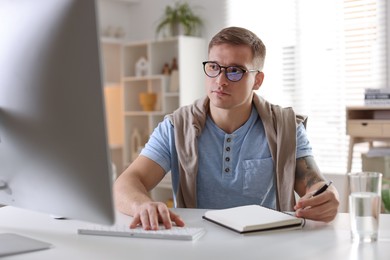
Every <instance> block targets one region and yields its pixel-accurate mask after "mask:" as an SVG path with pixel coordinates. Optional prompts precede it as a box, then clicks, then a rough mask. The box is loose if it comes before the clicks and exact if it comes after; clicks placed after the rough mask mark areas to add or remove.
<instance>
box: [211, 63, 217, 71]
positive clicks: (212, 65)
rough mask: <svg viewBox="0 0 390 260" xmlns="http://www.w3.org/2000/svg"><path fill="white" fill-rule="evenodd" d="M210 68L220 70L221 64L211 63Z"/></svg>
mask: <svg viewBox="0 0 390 260" xmlns="http://www.w3.org/2000/svg"><path fill="white" fill-rule="evenodd" d="M209 69H211V70H219V66H218V65H217V64H210V65H209Z"/></svg>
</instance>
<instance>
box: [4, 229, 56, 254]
mask: <svg viewBox="0 0 390 260" xmlns="http://www.w3.org/2000/svg"><path fill="white" fill-rule="evenodd" d="M51 247H52V245H51V244H49V243H46V242H42V241H39V240H35V239H32V238H28V237H25V236H20V235H17V234H13V233H2V234H0V257H3V256H8V255H15V254H22V253H27V252H33V251H38V250H43V249H49V248H51Z"/></svg>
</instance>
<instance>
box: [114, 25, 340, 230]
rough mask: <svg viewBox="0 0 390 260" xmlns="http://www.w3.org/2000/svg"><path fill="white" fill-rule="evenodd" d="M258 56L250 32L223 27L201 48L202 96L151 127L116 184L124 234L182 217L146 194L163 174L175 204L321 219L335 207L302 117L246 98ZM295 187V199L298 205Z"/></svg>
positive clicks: (258, 78)
mask: <svg viewBox="0 0 390 260" xmlns="http://www.w3.org/2000/svg"><path fill="white" fill-rule="evenodd" d="M265 53H266V49H265V46H264V44H263V43H262V41H261V40H260V39H259V38H258V37H257V36H256V35H255V34H253V33H252V32H251V31H249V30H246V29H244V28H239V27H229V28H225V29H223V30H221V31H220V32H219V33H217V34H216V35H215V36H214V37H213V39H212V40H211V41H210V43H209V52H208V61H205V62H204V63H203V66H204V72H205V74H206V92H207V96H206V97H204V98H202V99H200V100H197V101H195V102H194V104H193V105H191V106H186V107H182V108H179V109H178V110H176V111H175V112H174V113H173V114H171V115H169V116H167V117H166V118H165V119H164V121H163V122H162V123H160V124H159V125H158V127H157V128H156V129H155V130H154V132H153V134H152V135H151V137H150V139H149V141H148V143H147V144H146V146H145V148H144V149H143V150H142V152H141V154H140V156H139V157H138V158H137V159H136V160H134V162H133V163H132V164H131V165H130V166H129V167H128V168H127V169H126V170H125V171H124V173H123V174H122V175H120V177H119V178H118V179H117V181H116V183H115V186H114V192H115V198H116V206H117V208H118V209H119V210H120V211H122V212H123V213H125V214H128V215H131V216H133V217H134V218H133V221H132V223H131V224H130V227H132V228H133V227H136V226H137V225H142V227H143V228H144V229H158V224H159V223H162V224H163V225H164V226H165V227H166V228H170V227H171V226H172V222H174V223H175V224H176V225H178V226H184V222H183V220H182V219H181V218H180V217H179V216H178V215H177V214H175V213H174V212H171V211H170V210H169V209H168V208H167V206H166V205H165V204H164V203H160V202H154V201H152V199H151V198H150V197H149V195H148V191H150V190H151V189H153V187H155V186H156V185H157V184H158V183H159V182H160V181H161V179H162V178H163V177H164V175H165V173H166V172H168V171H171V174H172V185H173V191H174V195H175V196H174V201H175V206H177V207H192V208H196V207H197V208H208V209H210V208H227V207H234V206H241V205H248V204H259V205H262V206H266V207H270V208H274V209H277V210H282V211H293V210H295V213H296V215H297V216H298V217H303V218H308V219H313V220H319V221H324V222H328V221H331V220H333V219H334V217H335V216H336V213H337V208H338V205H339V201H338V193H337V191H336V189H335V188H334V187H333V186H330V187H329V189H327V190H326V191H325V192H323V193H322V194H320V195H318V196H313V194H314V192H315V191H316V190H318V189H319V188H320V187H321V186H323V185H324V184H325V183H326V182H325V179H324V178H323V177H322V176H321V173H320V171H319V169H318V167H317V165H316V163H315V161H314V159H313V156H312V151H311V146H310V144H309V141H308V140H307V137H306V132H305V126H304V124H305V122H306V119H305V118H304V117H302V116H298V115H295V113H294V111H293V110H292V109H291V108H281V107H279V106H275V105H272V104H270V103H268V102H267V101H265V100H264V99H263V98H261V97H259V96H257V95H256V94H254V91H255V90H258V89H259V88H260V86H261V84H262V82H263V80H264V73H263V72H262V68H263V65H264V59H265ZM294 190H295V192H297V193H298V194H299V195H300V196H301V198H300V200H299V201H298V202H297V203H296V202H295V198H294Z"/></svg>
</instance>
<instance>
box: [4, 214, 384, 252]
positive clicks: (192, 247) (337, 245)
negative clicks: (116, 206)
mask: <svg viewBox="0 0 390 260" xmlns="http://www.w3.org/2000/svg"><path fill="white" fill-rule="evenodd" d="M177 212H179V214H180V215H181V216H182V217H183V218H184V219H185V220H186V224H187V226H203V227H205V228H206V230H207V233H206V234H205V235H204V236H203V237H202V238H200V239H199V240H197V241H195V242H192V241H190V242H188V241H169V240H157V239H156V240H154V239H136V238H121V237H101V236H85V235H78V234H77V228H79V227H81V226H83V225H84V224H85V223H83V222H79V221H73V220H55V219H52V218H51V217H49V216H48V215H45V214H41V213H36V212H31V211H25V210H21V209H17V208H13V207H3V208H0V232H1V233H4V232H12V233H17V234H20V235H24V236H29V237H32V238H35V239H39V240H43V241H46V242H49V243H52V244H53V245H54V246H55V247H54V248H52V249H48V250H43V251H37V252H32V253H27V254H20V255H14V256H9V257H5V258H2V259H11V260H18V259H23V260H29V259H39V260H46V259H51V260H52V259H56V260H60V259H66V260H70V259H72V260H75V259H83V260H85V259H106V260H107V259H108V260H118V259H156V260H165V259H169V260H172V259H175V260H176V259H186V260H191V259H197V260H199V259H213V260H214V259H220V260H227V259H234V260H241V259H242V260H248V259H289V260H295V259H299V260H302V259H316V260H321V259H327V260H330V259H343V260H344V259H349V260H352V259H353V260H355V259H358V260H363V259H364V260H366V259H368V260H371V259H375V260H381V259H383V260H384V259H386V260H388V259H390V214H388V215H381V221H380V235H379V241H378V242H376V243H373V244H362V245H360V246H358V245H354V244H352V243H351V242H350V233H349V216H348V214H345V213H341V214H339V215H338V217H337V219H336V220H335V221H334V222H332V223H330V224H324V223H316V222H309V223H308V224H307V225H306V226H305V228H303V229H302V230H294V231H280V232H274V233H253V234H250V235H240V234H237V233H235V232H233V231H230V230H227V229H225V228H222V227H219V226H217V225H215V224H213V223H210V222H207V221H205V220H203V219H201V216H202V213H203V212H204V211H203V210H191V209H180V210H177ZM129 220H130V217H127V216H123V215H120V216H118V221H120V222H122V221H125V222H126V223H127V222H128V221H129Z"/></svg>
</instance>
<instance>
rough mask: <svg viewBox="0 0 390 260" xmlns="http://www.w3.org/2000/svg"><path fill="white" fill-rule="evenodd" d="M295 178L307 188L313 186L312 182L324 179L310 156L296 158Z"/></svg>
mask: <svg viewBox="0 0 390 260" xmlns="http://www.w3.org/2000/svg"><path fill="white" fill-rule="evenodd" d="M295 178H296V179H297V180H298V181H301V182H303V183H305V186H306V187H307V188H310V187H311V186H313V184H315V183H317V182H319V181H324V180H325V179H324V178H323V177H322V175H321V173H320V170H319V168H318V166H317V164H316V162H315V161H314V158H313V157H311V156H307V157H302V158H299V159H298V160H297V165H296V171H295Z"/></svg>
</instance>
